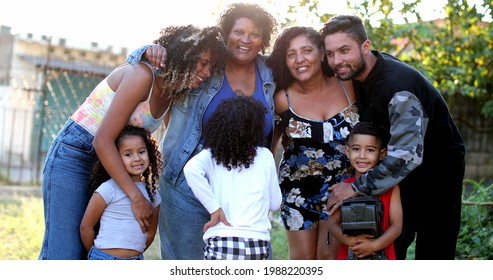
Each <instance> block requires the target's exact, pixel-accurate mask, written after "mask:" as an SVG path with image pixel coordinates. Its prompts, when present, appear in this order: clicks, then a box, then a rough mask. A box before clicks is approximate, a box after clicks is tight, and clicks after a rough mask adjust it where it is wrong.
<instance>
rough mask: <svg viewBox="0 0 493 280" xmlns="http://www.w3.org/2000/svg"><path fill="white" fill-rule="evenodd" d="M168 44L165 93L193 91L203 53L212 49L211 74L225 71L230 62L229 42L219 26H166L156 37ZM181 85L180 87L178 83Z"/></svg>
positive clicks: (180, 94) (175, 95)
mask: <svg viewBox="0 0 493 280" xmlns="http://www.w3.org/2000/svg"><path fill="white" fill-rule="evenodd" d="M154 43H155V44H160V45H162V46H163V47H165V48H166V51H167V58H166V65H165V67H164V69H162V70H161V72H160V74H159V75H160V76H162V77H164V82H163V93H167V92H169V93H170V97H173V98H175V100H176V99H180V98H182V97H184V95H185V93H187V92H188V91H190V89H191V85H192V83H193V81H192V79H190V77H191V76H193V75H195V71H196V67H197V62H198V60H199V59H200V56H201V55H202V54H203V53H205V52H207V51H211V61H210V62H211V70H210V71H211V76H213V75H215V74H222V72H223V70H224V66H225V63H226V57H227V53H226V46H225V45H224V43H223V40H222V38H221V34H220V32H219V28H218V27H216V26H212V27H204V28H198V27H196V26H193V25H185V26H170V27H167V28H163V29H162V30H161V33H160V37H159V38H158V39H156V40H154ZM177 85H178V86H179V87H178V89H176V86H177Z"/></svg>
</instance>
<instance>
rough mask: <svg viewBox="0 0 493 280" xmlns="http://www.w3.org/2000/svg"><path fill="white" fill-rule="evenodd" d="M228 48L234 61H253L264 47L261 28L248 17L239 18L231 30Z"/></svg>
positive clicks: (243, 62)
mask: <svg viewBox="0 0 493 280" xmlns="http://www.w3.org/2000/svg"><path fill="white" fill-rule="evenodd" d="M227 49H228V52H229V57H230V58H231V59H232V60H233V61H234V62H237V63H241V64H245V63H251V62H253V61H254V60H255V58H256V57H257V54H258V53H259V52H260V50H261V49H262V32H261V30H260V29H259V28H258V27H257V26H256V25H255V24H254V23H253V21H252V20H250V19H248V18H245V17H242V18H239V19H237V20H236V21H235V24H234V25H233V27H232V28H231V32H229V35H228V40H227Z"/></svg>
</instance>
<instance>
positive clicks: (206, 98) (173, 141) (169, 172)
mask: <svg viewBox="0 0 493 280" xmlns="http://www.w3.org/2000/svg"><path fill="white" fill-rule="evenodd" d="M147 47H148V46H143V47H141V48H140V49H138V50H136V51H134V52H132V53H131V54H130V55H129V56H128V57H127V62H128V63H130V64H135V63H137V62H138V61H139V60H140V57H141V56H142V54H144V52H145V49H146V48H147ZM256 63H257V67H258V69H259V72H260V77H261V78H262V81H263V85H262V88H263V91H264V95H265V99H266V100H267V104H269V107H270V113H271V114H272V120H273V122H274V100H273V95H274V92H275V84H274V81H273V77H272V72H271V70H270V69H269V68H268V67H267V65H266V64H265V57H263V56H261V55H259V56H258V57H257V58H256ZM223 79H224V75H215V76H213V77H212V78H211V79H209V80H208V81H206V82H205V83H203V84H202V85H201V86H200V87H199V88H197V89H194V90H192V91H191V92H190V93H189V94H188V95H187V97H186V98H185V99H184V100H183V101H180V102H173V104H172V106H171V108H170V120H169V124H168V126H167V128H166V134H165V135H164V137H163V139H162V141H161V153H162V155H163V173H162V175H161V180H166V181H167V182H169V183H171V184H172V185H175V184H176V182H177V180H178V178H179V176H180V177H183V178H184V175H183V172H182V170H183V167H184V166H185V164H186V162H187V161H188V160H189V159H190V158H191V157H192V156H194V155H196V154H197V153H198V152H200V150H202V145H200V144H199V141H200V138H201V136H202V118H203V115H204V112H205V110H206V109H207V106H208V105H209V103H210V102H211V100H212V98H213V97H214V96H215V95H216V94H217V92H218V91H219V89H220V88H221V86H222V83H223ZM272 127H274V123H272ZM271 134H273V133H271ZM271 141H272V139H271ZM180 173H181V174H180Z"/></svg>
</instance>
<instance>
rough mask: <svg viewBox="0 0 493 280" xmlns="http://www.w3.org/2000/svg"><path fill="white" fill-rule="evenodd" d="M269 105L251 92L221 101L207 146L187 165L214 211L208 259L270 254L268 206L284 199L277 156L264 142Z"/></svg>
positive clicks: (208, 128) (208, 228)
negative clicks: (267, 106)
mask: <svg viewBox="0 0 493 280" xmlns="http://www.w3.org/2000/svg"><path fill="white" fill-rule="evenodd" d="M266 113H267V110H266V109H265V107H264V106H263V105H262V103H260V102H259V101H257V100H255V99H253V98H250V97H236V98H235V97H233V98H230V99H225V100H223V101H221V103H220V104H219V105H218V107H217V108H216V110H215V111H214V113H212V115H211V117H210V118H209V121H208V122H207V124H206V126H205V129H204V134H203V137H204V140H205V141H204V149H203V150H202V151H200V153H198V154H197V155H196V156H194V157H193V158H191V159H190V160H189V161H188V162H187V164H186V165H185V167H184V169H183V170H184V173H185V177H186V179H187V182H188V185H189V186H190V188H191V189H192V191H193V193H194V195H195V196H196V197H197V199H198V200H199V201H200V202H201V203H202V205H204V207H205V208H206V209H207V211H208V212H209V213H210V214H211V217H210V220H209V222H207V223H206V224H205V225H204V235H203V240H204V242H205V243H206V245H205V248H204V256H205V259H206V260H265V259H267V258H268V257H269V254H270V253H271V252H270V246H269V242H270V234H269V231H270V229H271V223H270V220H269V216H268V214H269V211H275V210H277V209H278V208H279V205H280V204H281V191H280V189H279V184H278V180H277V171H276V164H275V161H274V157H273V155H272V153H271V152H270V150H269V149H267V148H265V147H263V146H264V145H265V138H264V135H263V133H262V131H263V130H264V126H265V120H264V115H265V114H266Z"/></svg>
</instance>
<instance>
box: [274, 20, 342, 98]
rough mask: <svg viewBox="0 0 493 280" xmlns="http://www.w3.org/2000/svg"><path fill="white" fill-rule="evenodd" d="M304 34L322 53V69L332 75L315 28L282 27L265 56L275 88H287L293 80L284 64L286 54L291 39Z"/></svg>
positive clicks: (319, 36)
mask: <svg viewBox="0 0 493 280" xmlns="http://www.w3.org/2000/svg"><path fill="white" fill-rule="evenodd" d="M301 35H303V36H305V37H306V38H308V40H310V42H312V43H313V45H315V47H316V48H317V49H318V51H319V52H320V53H321V54H323V57H324V60H323V61H322V62H321V63H322V71H323V72H324V74H325V75H327V76H329V75H330V76H333V75H334V72H333V71H332V70H331V69H330V67H329V65H328V63H327V58H326V56H325V45H324V40H323V37H322V36H321V35H320V33H318V32H317V31H316V30H315V29H313V28H311V27H303V26H294V27H289V28H286V29H284V31H283V32H282V33H281V34H280V35H279V37H277V39H276V42H275V44H274V49H273V50H272V53H271V55H270V56H269V57H268V58H267V62H266V63H267V66H269V67H270V68H271V69H272V74H273V75H274V82H275V83H276V88H277V90H282V89H284V90H285V89H287V88H288V87H289V86H290V85H291V84H292V83H293V82H294V81H295V78H294V77H293V75H292V74H291V72H290V71H289V69H288V66H287V64H286V54H287V51H288V48H289V45H290V44H291V41H292V40H293V39H294V38H296V37H298V36H301Z"/></svg>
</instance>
